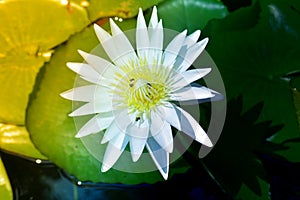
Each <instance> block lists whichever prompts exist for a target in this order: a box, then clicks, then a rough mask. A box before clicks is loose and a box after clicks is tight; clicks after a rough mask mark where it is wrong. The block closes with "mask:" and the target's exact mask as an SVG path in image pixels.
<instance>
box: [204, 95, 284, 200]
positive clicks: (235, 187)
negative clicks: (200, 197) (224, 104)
mask: <svg viewBox="0 0 300 200" xmlns="http://www.w3.org/2000/svg"><path fill="white" fill-rule="evenodd" d="M242 108H243V100H242V98H241V97H240V98H238V99H235V100H231V101H230V102H229V104H228V112H227V118H226V122H225V126H224V129H223V132H222V135H221V137H220V139H219V141H218V143H217V144H216V146H215V147H214V149H213V150H212V151H211V152H210V154H208V155H207V156H206V157H205V158H204V159H203V163H204V165H205V166H206V169H207V170H208V171H209V172H210V174H211V175H212V177H213V178H214V179H215V180H216V181H217V182H218V183H219V184H220V186H221V187H222V188H223V189H225V191H227V192H228V193H229V194H230V195H231V196H232V197H237V196H239V197H241V195H245V196H243V198H241V199H245V197H247V193H251V195H252V196H255V197H256V198H254V199H258V198H259V197H261V196H267V195H268V190H266V185H267V183H268V178H267V176H266V171H265V169H264V166H263V165H262V162H261V161H260V160H259V159H258V157H257V154H258V153H264V154H269V155H274V152H275V151H276V150H281V149H284V147H283V146H281V145H276V144H273V143H271V142H268V141H266V139H267V138H269V137H271V136H272V135H274V134H275V133H277V132H278V131H279V130H280V129H281V128H282V126H272V125H271V122H268V121H266V122H257V119H258V116H259V115H260V113H261V111H262V109H263V104H262V103H259V104H257V105H255V106H254V107H252V108H251V109H250V110H248V111H247V112H245V113H242ZM266 193H267V194H266Z"/></svg>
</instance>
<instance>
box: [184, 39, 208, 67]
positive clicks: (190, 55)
mask: <svg viewBox="0 0 300 200" xmlns="http://www.w3.org/2000/svg"><path fill="white" fill-rule="evenodd" d="M207 43H208V38H204V39H203V40H201V41H200V42H197V43H196V44H194V45H193V46H191V47H189V48H188V49H187V52H186V55H185V56H184V61H183V62H182V64H181V66H179V72H183V71H186V70H187V69H188V68H189V67H190V66H191V65H192V64H193V62H194V61H195V60H196V58H197V57H198V56H199V55H200V54H201V53H202V51H203V50H204V49H205V47H206V45H207Z"/></svg>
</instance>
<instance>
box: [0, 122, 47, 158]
mask: <svg viewBox="0 0 300 200" xmlns="http://www.w3.org/2000/svg"><path fill="white" fill-rule="evenodd" d="M0 149H1V150H5V151H8V152H10V153H13V154H17V155H22V156H27V157H30V158H38V159H43V160H45V159H47V158H46V157H45V156H44V155H42V154H41V153H40V152H39V151H38V150H37V149H36V148H35V146H34V145H33V144H32V142H31V140H30V138H29V134H28V132H27V130H26V128H25V127H24V126H15V125H7V124H1V123H0Z"/></svg>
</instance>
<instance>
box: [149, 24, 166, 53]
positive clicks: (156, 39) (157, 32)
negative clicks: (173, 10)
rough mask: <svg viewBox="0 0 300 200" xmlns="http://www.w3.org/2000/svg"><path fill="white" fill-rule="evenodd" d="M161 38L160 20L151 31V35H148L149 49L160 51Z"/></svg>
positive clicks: (162, 34)
mask: <svg viewBox="0 0 300 200" xmlns="http://www.w3.org/2000/svg"><path fill="white" fill-rule="evenodd" d="M163 38H164V32H163V26H162V20H160V21H159V23H158V24H157V27H156V28H155V29H153V33H152V35H150V47H151V48H154V49H159V50H161V49H162V47H163Z"/></svg>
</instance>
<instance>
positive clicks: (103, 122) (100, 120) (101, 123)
mask: <svg viewBox="0 0 300 200" xmlns="http://www.w3.org/2000/svg"><path fill="white" fill-rule="evenodd" d="M113 120H114V116H113V115H112V114H111V113H101V114H98V115H95V116H94V117H93V118H92V119H90V120H89V121H88V122H87V123H86V124H84V125H83V126H82V127H81V128H80V130H79V131H78V133H77V135H76V136H75V137H77V138H80V137H84V136H87V135H90V134H93V133H98V132H100V131H102V130H104V129H106V128H107V127H108V126H109V125H110V124H111V123H112V121H113Z"/></svg>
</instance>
